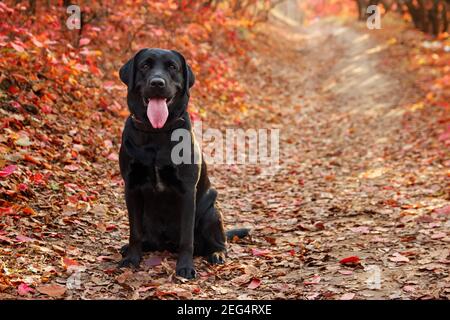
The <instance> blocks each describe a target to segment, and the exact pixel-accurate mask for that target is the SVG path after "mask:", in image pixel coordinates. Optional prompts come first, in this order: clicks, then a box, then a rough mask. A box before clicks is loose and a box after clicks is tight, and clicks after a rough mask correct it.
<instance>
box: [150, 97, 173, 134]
mask: <svg viewBox="0 0 450 320" xmlns="http://www.w3.org/2000/svg"><path fill="white" fill-rule="evenodd" d="M168 116H169V110H168V109H167V103H166V99H150V101H149V102H148V106H147V117H148V120H150V123H151V124H152V126H153V128H156V129H159V128H162V127H164V124H165V123H166V121H167V117H168Z"/></svg>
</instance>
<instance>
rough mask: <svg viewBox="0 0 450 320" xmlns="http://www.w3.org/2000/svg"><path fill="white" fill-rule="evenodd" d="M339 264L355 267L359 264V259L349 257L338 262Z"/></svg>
mask: <svg viewBox="0 0 450 320" xmlns="http://www.w3.org/2000/svg"><path fill="white" fill-rule="evenodd" d="M339 263H340V264H345V265H357V264H360V263H361V260H360V259H359V257H358V256H350V257H346V258H343V259H341V260H340V261H339Z"/></svg>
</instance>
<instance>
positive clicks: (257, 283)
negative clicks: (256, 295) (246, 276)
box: [247, 278, 261, 289]
mask: <svg viewBox="0 0 450 320" xmlns="http://www.w3.org/2000/svg"><path fill="white" fill-rule="evenodd" d="M260 285H261V280H260V279H257V278H253V280H252V281H251V282H250V283H249V285H248V287H247V288H249V289H256V288H258V287H259V286H260Z"/></svg>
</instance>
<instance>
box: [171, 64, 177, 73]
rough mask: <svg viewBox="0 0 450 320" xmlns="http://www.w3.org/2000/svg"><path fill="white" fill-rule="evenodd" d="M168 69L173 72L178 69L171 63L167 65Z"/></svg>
mask: <svg viewBox="0 0 450 320" xmlns="http://www.w3.org/2000/svg"><path fill="white" fill-rule="evenodd" d="M169 69H170V70H173V71H177V70H178V67H177V66H176V65H175V64H173V63H171V64H169Z"/></svg>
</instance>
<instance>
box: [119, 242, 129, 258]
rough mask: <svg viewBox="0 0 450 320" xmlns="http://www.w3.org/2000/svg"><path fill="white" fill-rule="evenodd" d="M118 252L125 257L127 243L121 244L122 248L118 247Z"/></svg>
mask: <svg viewBox="0 0 450 320" xmlns="http://www.w3.org/2000/svg"><path fill="white" fill-rule="evenodd" d="M119 252H120V254H121V255H122V257H125V256H126V255H127V253H128V244H125V245H123V246H122V248H120V250H119Z"/></svg>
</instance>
